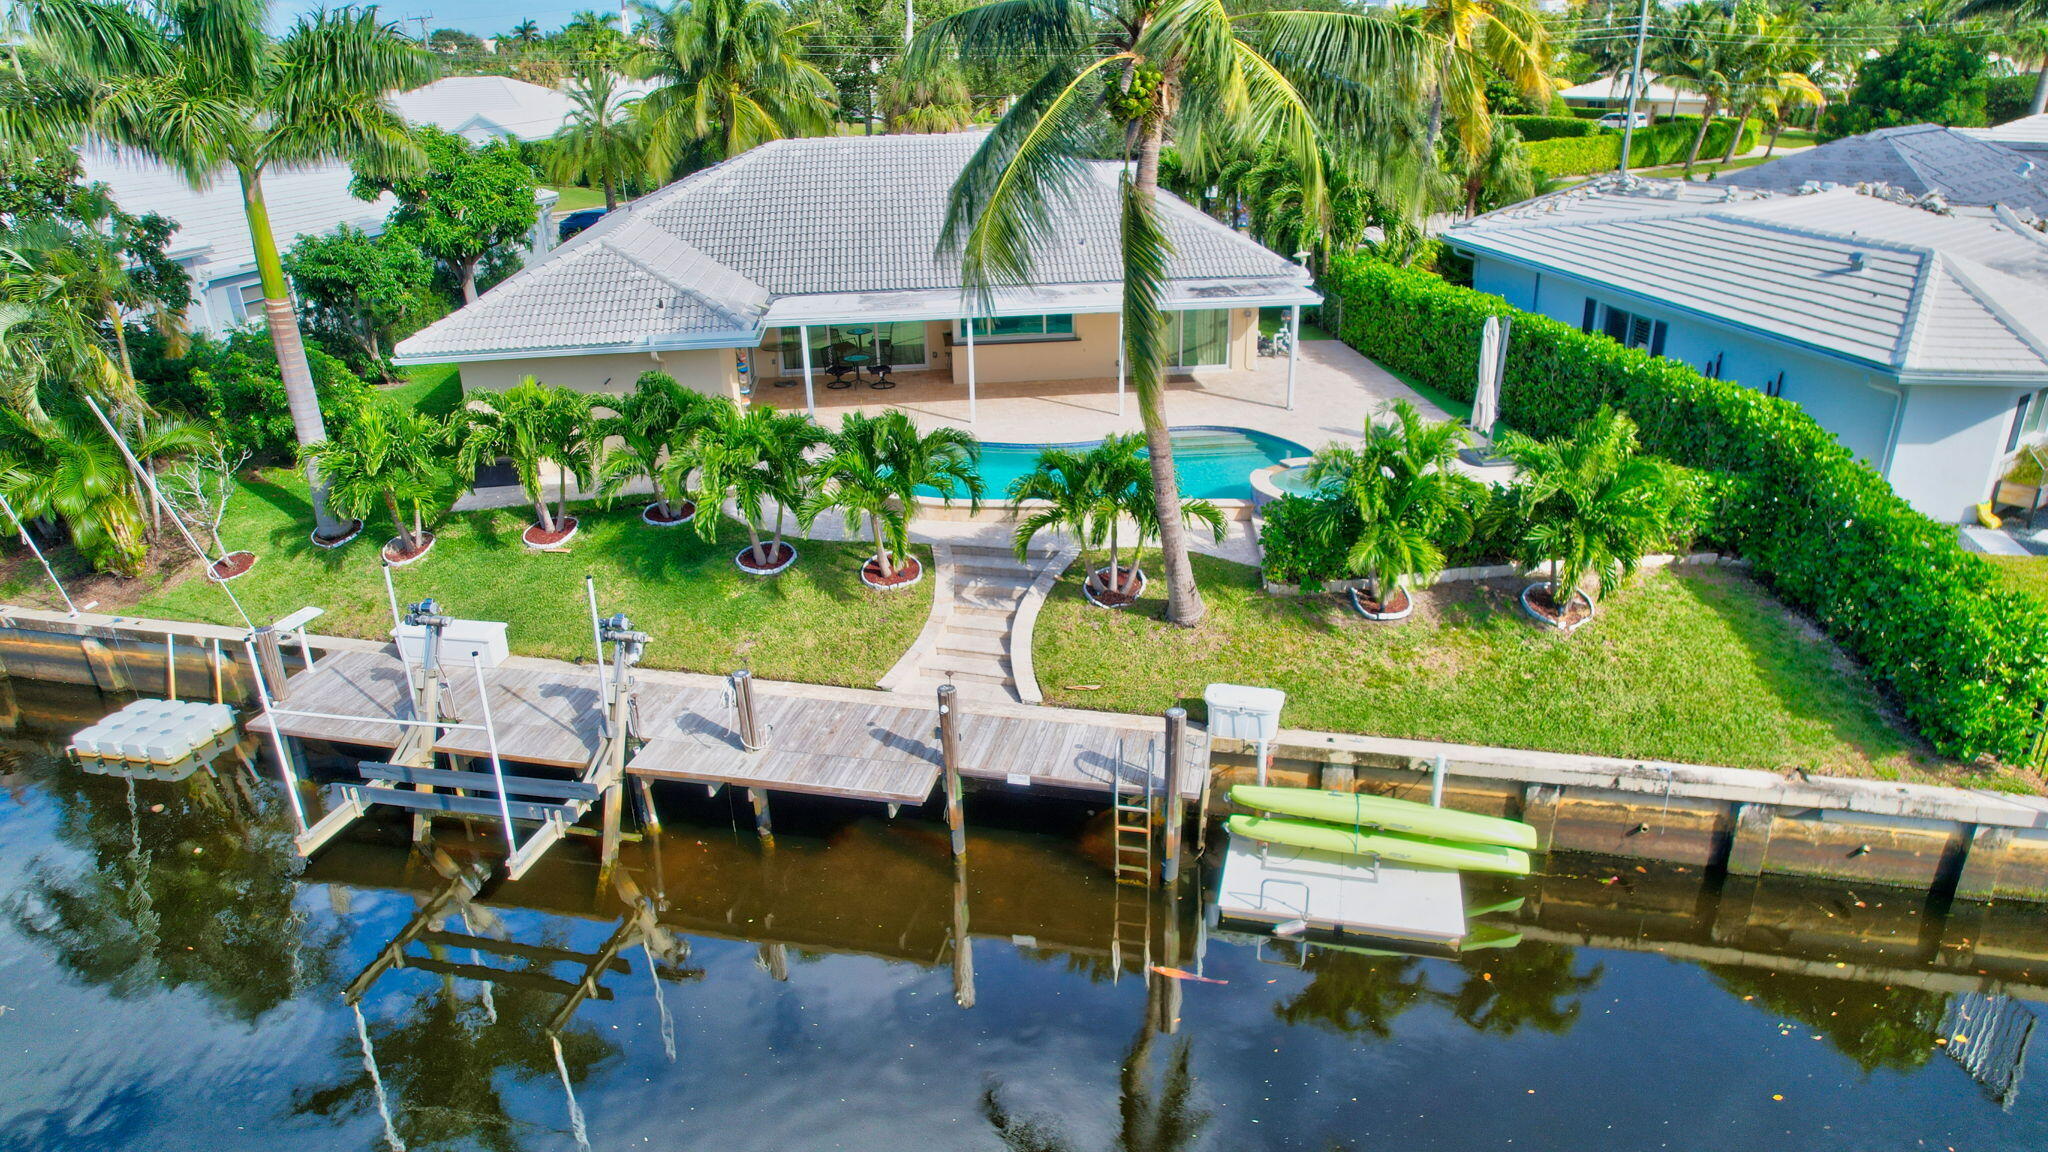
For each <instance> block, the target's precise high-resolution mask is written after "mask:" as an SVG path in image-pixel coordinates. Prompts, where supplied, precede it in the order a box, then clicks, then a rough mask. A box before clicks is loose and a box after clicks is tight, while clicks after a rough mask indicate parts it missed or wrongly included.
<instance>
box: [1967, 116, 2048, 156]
mask: <svg viewBox="0 0 2048 1152" xmlns="http://www.w3.org/2000/svg"><path fill="white" fill-rule="evenodd" d="M1961 131H1962V132H1963V133H1964V134H1965V135H1968V136H1974V137H1976V138H1977V139H1979V140H1989V141H1991V142H1992V143H1994V144H2003V145H2005V146H2006V147H2007V148H2010V149H2012V150H2013V151H2015V152H2021V153H2025V154H2028V155H2031V156H2033V157H2034V158H2035V159H2039V158H2040V153H2043V152H2048V112H2043V113H2040V114H2038V115H2034V116H2022V117H2020V118H2019V119H2017V120H2007V121H2006V122H2005V123H2003V124H2000V125H1998V126H1997V127H1995V128H1964V129H1961Z"/></svg>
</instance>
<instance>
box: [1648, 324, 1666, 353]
mask: <svg viewBox="0 0 2048 1152" xmlns="http://www.w3.org/2000/svg"><path fill="white" fill-rule="evenodd" d="M1665 327H1666V325H1665V323H1664V321H1662V320H1659V321H1657V326H1656V327H1654V328H1652V329H1650V355H1652V356H1662V355H1663V354H1664V329H1665Z"/></svg>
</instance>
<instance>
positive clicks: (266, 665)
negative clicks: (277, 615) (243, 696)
mask: <svg viewBox="0 0 2048 1152" xmlns="http://www.w3.org/2000/svg"><path fill="white" fill-rule="evenodd" d="M255 641H256V663H257V666H258V667H259V668H260V669H261V670H262V672H263V680H264V682H265V683H267V684H275V685H277V686H278V691H280V692H282V691H284V683H285V679H286V677H285V673H284V638H283V637H282V636H280V635H279V634H278V631H277V629H275V628H273V627H271V626H270V625H268V624H259V625H257V627H256V632H255Z"/></svg>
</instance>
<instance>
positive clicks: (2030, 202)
mask: <svg viewBox="0 0 2048 1152" xmlns="http://www.w3.org/2000/svg"><path fill="white" fill-rule="evenodd" d="M1715 182H1716V183H1723V184H1737V185H1740V186H1742V187H1744V188H1765V189H1769V190H1771V191H1774V192H1797V191H1799V190H1800V189H1801V188H1803V187H1805V186H1806V185H1808V184H1820V185H1828V184H1842V185H1855V184H1889V185H1891V186H1892V187H1894V188H1897V189H1899V190H1901V191H1903V192H1908V193H1911V194H1912V195H1915V196H1924V195H1926V194H1928V193H1930V192H1931V193H1938V194H1939V195H1941V196H1942V197H1943V198H1944V199H1946V200H1947V201H1948V202H1949V203H1951V204H1973V205H1980V206H1988V205H1992V204H2004V205H2006V206H2007V207H2010V208H2013V209H2016V210H2018V211H2020V212H2024V213H2027V214H2029V215H2032V216H2037V217H2048V165H2044V164H2041V163H2039V162H2038V161H2037V160H2036V159H2030V158H2029V157H2027V156H2024V155H2021V154H2020V153H2018V152H2015V151H2013V150H2012V149H2010V148H2006V147H2004V146H2002V145H2000V144H1997V143H1994V142H1992V141H1990V140H1987V139H1982V138H1980V137H1978V136H1976V135H1972V134H1969V133H1965V132H1961V131H1958V130H1957V129H1954V128H1944V127H1942V126H1941V125H1939V124H1911V125H1907V126H1905V127H1902V128H1881V129H1879V130H1878V131H1875V132H1866V133H1864V134H1863V135H1861V136H1848V137H1844V138H1843V139H1840V140H1836V141H1833V142H1831V143H1827V144H1822V145H1820V146H1819V147H1817V148H1804V149H1801V150H1799V151H1797V152H1792V153H1789V154H1787V155H1784V156H1781V157H1779V158H1778V159H1776V160H1772V161H1770V162H1769V163H1765V164H1759V165H1757V166H1755V167H1753V168H1740V169H1736V170H1733V171H1729V172H1724V173H1721V174H1720V175H1719V176H1717V177H1716V178H1715Z"/></svg>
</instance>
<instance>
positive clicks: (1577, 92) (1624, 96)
mask: <svg viewBox="0 0 2048 1152" xmlns="http://www.w3.org/2000/svg"><path fill="white" fill-rule="evenodd" d="M1641 76H1642V78H1643V80H1642V90H1641V91H1640V92H1638V93H1637V94H1636V111H1638V112H1649V113H1651V114H1653V115H1656V116H1698V115H1699V114H1700V113H1702V112H1704V111H1705V110H1706V107H1707V98H1706V97H1704V96H1702V95H1700V94H1699V93H1697V92H1681V91H1679V90H1678V89H1676V88H1673V87H1672V86H1671V85H1669V84H1664V83H1661V82H1659V81H1658V79H1657V74H1656V73H1655V72H1652V71H1650V70H1649V69H1648V68H1645V69H1643V71H1642V72H1641ZM1628 77H1629V73H1627V72H1618V73H1615V74H1614V75H1611V76H1595V77H1594V78H1593V79H1591V80H1588V81H1586V82H1585V83H1584V84H1574V85H1572V86H1571V87H1569V88H1566V89H1564V90H1562V91H1560V92H1559V93H1558V95H1559V96H1562V97H1564V102H1565V103H1567V104H1570V105H1571V106H1572V107H1574V108H1604V109H1606V110H1608V111H1610V112H1623V111H1627V109H1628V89H1629V84H1628Z"/></svg>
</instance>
